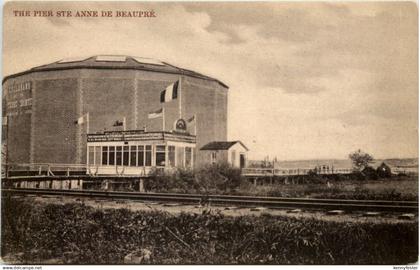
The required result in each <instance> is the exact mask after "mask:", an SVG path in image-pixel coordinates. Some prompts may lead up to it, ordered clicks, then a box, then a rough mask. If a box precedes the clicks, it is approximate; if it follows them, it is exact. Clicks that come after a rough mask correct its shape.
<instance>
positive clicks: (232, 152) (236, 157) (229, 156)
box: [200, 141, 249, 168]
mask: <svg viewBox="0 0 420 270" xmlns="http://www.w3.org/2000/svg"><path fill="white" fill-rule="evenodd" d="M200 151H203V153H204V157H205V159H206V160H208V161H209V163H219V162H227V163H229V164H231V165H232V166H233V167H236V168H244V167H245V166H246V160H247V152H248V151H249V150H248V148H247V147H246V146H245V145H244V144H243V143H242V142H241V141H214V142H210V143H208V144H206V145H204V146H203V147H201V149H200Z"/></svg>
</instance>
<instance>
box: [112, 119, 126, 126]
mask: <svg viewBox="0 0 420 270" xmlns="http://www.w3.org/2000/svg"><path fill="white" fill-rule="evenodd" d="M123 125H124V122H122V121H118V120H117V121H115V123H114V124H113V125H112V126H114V127H121V126H123Z"/></svg>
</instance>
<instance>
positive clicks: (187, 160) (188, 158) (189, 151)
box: [185, 147, 192, 168]
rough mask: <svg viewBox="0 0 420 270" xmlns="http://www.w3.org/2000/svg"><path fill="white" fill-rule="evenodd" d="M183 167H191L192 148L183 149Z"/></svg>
mask: <svg viewBox="0 0 420 270" xmlns="http://www.w3.org/2000/svg"><path fill="white" fill-rule="evenodd" d="M185 167H187V168H191V167H192V148H191V147H185Z"/></svg>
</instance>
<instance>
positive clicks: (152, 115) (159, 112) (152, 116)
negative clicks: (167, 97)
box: [147, 108, 163, 119]
mask: <svg viewBox="0 0 420 270" xmlns="http://www.w3.org/2000/svg"><path fill="white" fill-rule="evenodd" d="M162 112H163V110H162V108H160V109H159V110H157V111H154V112H150V113H149V114H148V115H147V118H149V119H155V118H158V117H161V116H162V115H163V113H162Z"/></svg>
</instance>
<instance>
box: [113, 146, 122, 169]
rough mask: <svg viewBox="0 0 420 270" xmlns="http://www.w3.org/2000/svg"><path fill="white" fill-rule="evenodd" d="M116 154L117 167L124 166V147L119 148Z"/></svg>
mask: <svg viewBox="0 0 420 270" xmlns="http://www.w3.org/2000/svg"><path fill="white" fill-rule="evenodd" d="M115 153H116V155H115V159H116V165H122V146H117V147H116V151H115Z"/></svg>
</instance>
